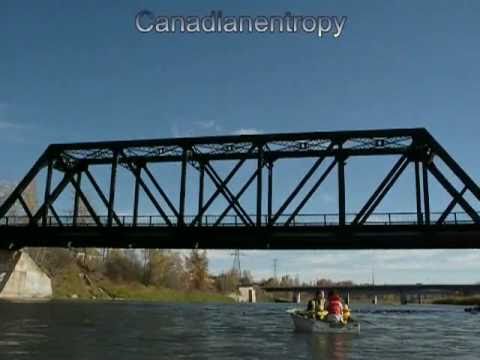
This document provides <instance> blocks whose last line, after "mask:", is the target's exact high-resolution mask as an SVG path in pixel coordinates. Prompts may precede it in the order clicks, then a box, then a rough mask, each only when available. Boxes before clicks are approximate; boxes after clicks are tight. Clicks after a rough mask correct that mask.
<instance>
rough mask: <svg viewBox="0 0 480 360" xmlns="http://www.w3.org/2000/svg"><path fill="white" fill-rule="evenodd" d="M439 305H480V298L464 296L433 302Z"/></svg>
mask: <svg viewBox="0 0 480 360" xmlns="http://www.w3.org/2000/svg"><path fill="white" fill-rule="evenodd" d="M432 303H433V304H437V305H480V296H464V297H452V298H445V299H438V300H434V301H433V302H432Z"/></svg>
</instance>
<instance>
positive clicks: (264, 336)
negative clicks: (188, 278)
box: [0, 302, 480, 360]
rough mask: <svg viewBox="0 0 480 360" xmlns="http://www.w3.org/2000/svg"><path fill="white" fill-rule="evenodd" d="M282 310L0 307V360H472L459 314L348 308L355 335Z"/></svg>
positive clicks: (472, 337)
mask: <svg viewBox="0 0 480 360" xmlns="http://www.w3.org/2000/svg"><path fill="white" fill-rule="evenodd" d="M289 307H290V306H289V304H245V305H194V304H186V305H183V304H182V305H178V304H154V303H138V302H108V303H101V302H46V303H0V320H1V321H0V360H10V359H35V360H57V359H58V360H70V359H72V360H77V359H78V360H93V359H99V360H100V359H101V360H108V359H112V360H113V359H115V360H119V359H126V360H136V359H404V360H407V359H429V358H431V359H434V358H435V359H443V358H448V359H455V360H458V359H479V358H480V327H479V322H478V321H479V320H480V315H471V314H469V313H465V312H464V311H463V308H462V307H455V306H429V305H417V306H381V305H377V306H371V305H370V306H360V305H358V306H355V304H353V305H352V307H353V309H354V315H356V317H357V318H358V319H359V320H360V321H362V319H363V320H366V321H368V323H367V322H365V321H364V322H363V323H362V329H361V333H360V334H359V335H348V334H336V335H335V334H331V335H313V334H299V333H295V332H294V331H293V326H292V323H291V319H290V318H289V315H288V314H286V312H285V310H286V309H288V308H289ZM355 310H357V311H356V312H355Z"/></svg>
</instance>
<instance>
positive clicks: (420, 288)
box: [263, 284, 480, 295]
mask: <svg viewBox="0 0 480 360" xmlns="http://www.w3.org/2000/svg"><path fill="white" fill-rule="evenodd" d="M330 289H335V290H336V291H338V292H340V293H351V294H354V293H360V294H376V295H380V294H393V293H403V294H419V293H426V292H462V293H467V294H475V293H480V284H388V285H354V286H320V287H318V286H292V287H282V286H278V287H268V286H267V287H263V290H265V291H267V292H295V293H298V292H307V293H315V292H316V291H318V290H325V291H328V290H330Z"/></svg>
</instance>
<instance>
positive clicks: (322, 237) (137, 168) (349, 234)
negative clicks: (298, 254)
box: [0, 129, 480, 249]
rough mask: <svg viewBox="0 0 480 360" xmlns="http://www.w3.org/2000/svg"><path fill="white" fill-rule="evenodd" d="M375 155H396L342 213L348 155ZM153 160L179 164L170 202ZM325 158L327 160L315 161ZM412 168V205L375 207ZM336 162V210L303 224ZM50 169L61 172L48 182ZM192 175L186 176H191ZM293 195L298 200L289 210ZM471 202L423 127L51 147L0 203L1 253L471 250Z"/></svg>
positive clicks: (477, 219)
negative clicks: (249, 207) (124, 177)
mask: <svg viewBox="0 0 480 360" xmlns="http://www.w3.org/2000/svg"><path fill="white" fill-rule="evenodd" d="M382 155H394V156H397V157H398V159H397V161H396V162H395V164H394V165H393V167H392V168H391V170H390V171H389V172H388V173H387V174H386V176H385V177H384V178H383V180H382V181H381V182H380V184H378V186H377V188H376V189H375V190H374V191H373V192H372V194H371V196H370V197H369V198H368V200H367V201H366V202H365V203H364V204H363V206H362V207H361V208H360V209H359V211H358V212H356V213H355V214H349V213H347V212H346V201H348V199H346V191H345V182H346V172H345V166H346V160H347V159H349V158H352V157H359V156H362V157H375V156H382ZM299 158H311V159H313V160H314V163H313V165H312V166H311V167H310V168H309V169H308V170H307V171H306V173H305V174H304V175H303V177H301V179H300V180H299V181H298V183H297V184H296V185H295V186H294V188H293V190H292V191H291V192H290V193H287V194H283V193H279V192H278V191H277V192H276V193H275V186H274V182H275V179H274V176H273V169H274V166H275V163H276V162H277V161H278V160H280V159H299ZM219 161H220V162H221V161H235V162H236V164H235V165H234V166H233V168H232V169H231V170H230V171H229V172H228V174H227V175H226V176H221V174H220V173H219V172H218V171H217V170H216V169H215V167H214V164H215V163H216V162H219ZM247 161H253V162H255V164H256V166H255V169H254V171H253V173H251V174H250V176H249V177H248V179H247V180H246V181H245V182H244V183H243V185H242V186H241V187H240V189H239V190H238V191H233V190H232V188H231V186H230V184H231V183H232V179H233V178H235V176H236V175H237V174H238V173H239V172H240V171H241V170H242V169H244V165H245V163H246V162H247ZM438 162H442V163H443V165H444V167H446V169H448V171H449V172H450V173H451V174H453V175H454V177H455V178H456V180H455V182H452V181H451V180H450V179H449V177H448V176H446V175H445V174H444V171H442V167H439V166H438V164H437V163H438ZM157 163H177V164H179V165H180V166H179V168H180V177H179V178H180V181H179V184H178V187H179V191H178V194H179V197H178V199H173V198H172V197H171V195H170V194H169V193H168V191H166V190H165V189H164V185H163V184H161V183H162V181H160V180H161V179H159V177H158V176H155V175H154V173H153V172H152V171H151V169H150V166H151V165H152V164H157ZM322 164H324V165H326V166H324V167H322V168H321V165H322ZM411 164H413V167H414V176H413V179H411V181H412V186H414V188H415V202H416V212H414V213H413V214H405V213H403V218H402V214H398V213H384V214H377V213H375V210H376V209H377V208H378V206H379V204H380V203H381V202H382V200H383V199H384V197H385V196H386V194H387V193H388V192H389V191H390V189H391V188H392V187H393V185H394V184H395V183H396V182H397V180H398V178H399V177H400V175H402V173H404V172H405V169H406V168H407V167H408V166H409V165H411ZM99 165H103V166H105V165H107V166H108V167H109V176H108V182H109V187H108V191H106V192H105V191H103V190H102V187H101V186H100V185H99V180H98V179H96V177H95V175H94V173H93V172H92V171H91V169H92V168H94V167H96V166H99ZM119 167H122V168H124V169H126V170H127V171H128V172H129V173H130V174H131V176H132V177H133V179H134V189H132V190H133V193H134V197H133V204H132V213H131V215H119V214H118V213H117V212H116V210H115V200H116V194H117V192H118V191H121V190H119V189H118V183H117V172H118V168H119ZM44 169H46V181H45V188H44V196H43V197H42V201H41V203H40V204H39V206H38V208H36V209H30V208H29V206H28V204H27V203H26V201H25V196H24V192H25V190H26V189H27V187H28V185H29V184H30V183H31V182H32V181H34V180H35V179H36V178H37V177H38V176H39V174H40V173H41V171H42V170H44ZM320 169H322V170H321V171H320ZM334 169H335V170H336V174H337V178H336V182H337V189H338V191H337V194H336V197H337V200H338V214H317V215H315V216H313V218H314V219H313V220H311V219H310V220H308V221H302V216H304V215H305V214H304V213H302V209H304V208H305V206H306V205H307V203H308V202H309V201H310V200H311V198H312V196H313V195H314V194H315V193H316V192H317V191H318V189H319V188H320V187H321V185H322V184H323V183H324V182H325V180H326V179H327V178H328V177H329V175H330V174H331V173H332V171H333V170H334ZM54 173H59V174H61V179H60V180H59V181H58V182H57V183H56V184H54V181H53V179H54ZM165 176H168V174H165ZM192 176H193V177H194V179H189V177H190V178H191V177H192ZM430 176H433V177H434V178H435V179H436V180H437V181H438V183H439V184H440V185H441V186H442V187H443V188H444V189H445V190H446V191H447V192H448V193H449V194H450V196H451V202H450V203H449V204H448V206H447V207H446V208H445V209H441V211H440V212H432V211H431V209H430V191H429V177H430ZM315 177H316V178H317V180H316V181H314V183H313V185H312V186H310V187H309V188H307V183H309V182H310V183H311V182H312V181H313V179H315ZM147 179H148V180H147ZM206 179H209V181H211V183H212V184H213V185H214V187H215V190H214V191H213V193H212V194H211V195H210V196H208V197H206V196H205V181H206ZM191 181H196V182H197V184H198V191H197V192H196V199H195V203H196V204H197V208H198V209H197V211H196V213H195V214H193V215H192V214H186V201H187V200H186V194H187V184H188V183H189V182H191ZM84 182H88V183H89V184H90V185H89V186H91V187H92V188H93V189H94V193H93V194H87V193H86V192H85V189H84ZM458 184H461V185H460V187H459V186H458ZM67 186H71V187H72V188H73V189H74V196H73V199H72V201H73V204H72V209H73V211H72V214H69V215H64V214H60V213H59V211H58V209H56V207H55V202H56V200H57V199H58V198H59V196H61V194H62V193H64V192H65V191H66V188H67ZM252 186H253V187H255V188H256V202H255V205H256V211H255V213H254V214H251V213H249V212H248V211H246V209H245V207H244V206H243V204H242V196H244V194H245V192H246V191H247V189H249V188H250V187H252ZM141 193H143V195H144V196H145V197H146V198H148V199H149V201H150V202H151V204H152V205H153V207H154V208H155V209H156V211H157V213H158V214H156V215H153V216H147V217H145V216H141V215H140V214H139V203H140V198H141ZM300 194H302V197H300V196H299V195H300ZM467 194H470V198H467V196H466V195H467ZM93 195H95V197H96V198H97V201H99V202H100V203H101V204H103V205H104V207H105V209H106V213H104V214H100V213H99V212H98V211H97V210H96V209H95V206H94V205H93V202H92V199H91V198H92V196H93ZM219 197H222V198H223V199H224V200H225V201H226V203H227V206H226V208H225V209H224V211H223V212H221V213H219V214H218V213H215V214H212V213H211V212H210V211H211V210H210V209H211V205H212V203H213V202H214V201H215V200H216V199H218V198H219ZM274 197H275V198H276V199H278V198H280V197H282V198H283V200H282V201H281V202H280V203H281V205H280V206H279V207H278V208H277V209H274V208H273V198H274ZM299 197H300V198H299ZM469 199H470V200H469ZM471 199H473V203H472V200H471ZM294 201H295V204H296V205H295V206H294V207H293V210H291V211H290V212H288V213H287V211H286V210H287V209H292V204H293V203H294ZM478 202H480V188H479V187H478V185H477V184H476V183H475V182H474V181H473V180H472V179H471V178H470V177H469V176H468V174H467V173H466V172H465V171H464V170H463V169H462V168H461V167H460V165H459V164H458V163H457V162H456V161H455V160H454V159H453V158H452V157H451V156H450V155H449V154H448V152H447V151H446V150H445V149H444V148H443V147H442V146H441V145H440V144H439V143H438V142H437V141H436V140H435V139H434V138H433V137H432V136H431V135H430V133H428V131H426V130H425V129H389V130H368V131H342V132H309V133H293V134H262V135H240V136H215V137H200V138H175V139H153V140H133V141H112V142H90V143H74V144H53V145H50V146H49V147H48V148H47V149H46V151H45V152H44V153H43V154H42V155H41V156H40V158H39V159H38V160H37V161H36V163H35V164H34V166H33V167H32V168H31V169H30V171H28V173H27V174H26V176H25V177H24V178H23V180H22V181H20V183H19V184H18V186H17V187H16V188H15V189H14V190H13V192H12V193H11V194H10V195H9V197H8V198H7V199H6V201H5V202H4V203H3V204H2V205H1V206H0V248H19V247H23V246H73V247H89V246H92V247H124V248H127V247H141V248H192V247H202V248H213V249H388V248H391V249H395V248H480V237H479V235H480V216H479V214H478V212H477V211H476V209H475V206H478ZM18 204H20V206H21V207H22V208H23V211H24V215H23V216H20V217H19V216H12V215H11V214H10V212H11V209H12V208H13V207H14V206H16V205H18ZM80 204H83V205H84V207H85V208H86V211H87V212H88V214H87V216H86V217H85V216H84V215H82V214H80V213H79V207H80ZM265 205H266V206H265ZM457 206H458V207H460V208H461V209H462V212H461V214H460V213H457V212H453V210H454V208H455V207H457ZM232 213H234V215H233V216H232V215H231V214H232ZM373 215H376V216H375V218H377V219H378V216H379V215H380V216H381V217H382V220H381V221H378V220H377V221H372V220H371V219H372V217H373ZM411 215H413V217H412V216H411ZM405 219H407V220H405Z"/></svg>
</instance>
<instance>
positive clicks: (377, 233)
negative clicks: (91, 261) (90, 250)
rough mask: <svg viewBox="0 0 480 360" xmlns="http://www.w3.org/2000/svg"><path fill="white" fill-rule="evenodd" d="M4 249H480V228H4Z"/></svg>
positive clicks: (0, 235)
mask: <svg viewBox="0 0 480 360" xmlns="http://www.w3.org/2000/svg"><path fill="white" fill-rule="evenodd" d="M0 238H1V239H2V241H1V242H0V248H4V249H8V248H20V247H23V246H31V247H34V246H60V247H69V246H71V247H112V248H166V249H191V248H195V247H199V248H209V249H272V250H273V249H299V250H302V249H447V248H450V249H459V248H464V249H467V248H480V225H478V224H456V225H448V224H444V225H430V226H425V225H362V226H353V225H349V226H338V225H334V226H329V225H327V226H318V225H317V226H296V227H281V226H275V227H267V226H262V227H255V226H252V227H247V226H243V227H234V226H211V227H198V226H197V227H166V226H154V225H152V226H136V227H134V226H116V227H103V228H99V227H93V226H69V227H66V226H62V227H59V226H52V227H38V226H0Z"/></svg>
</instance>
